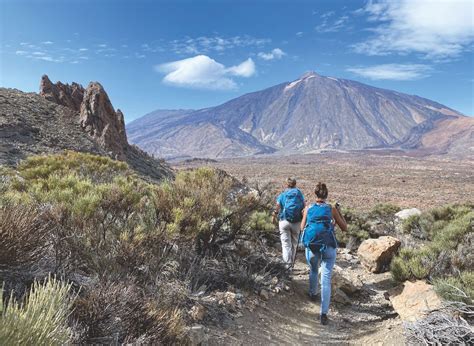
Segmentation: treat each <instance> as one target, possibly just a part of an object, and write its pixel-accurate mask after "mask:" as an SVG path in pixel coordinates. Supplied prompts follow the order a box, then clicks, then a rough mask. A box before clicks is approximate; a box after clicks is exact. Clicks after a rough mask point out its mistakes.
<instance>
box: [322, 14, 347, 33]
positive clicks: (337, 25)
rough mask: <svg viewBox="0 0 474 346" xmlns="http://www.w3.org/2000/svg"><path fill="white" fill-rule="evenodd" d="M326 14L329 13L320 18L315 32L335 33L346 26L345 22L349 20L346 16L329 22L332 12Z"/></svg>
mask: <svg viewBox="0 0 474 346" xmlns="http://www.w3.org/2000/svg"><path fill="white" fill-rule="evenodd" d="M328 13H330V15H326V16H324V15H323V16H321V19H322V22H321V24H319V25H317V26H316V27H315V28H314V29H315V30H316V31H317V32H337V31H339V30H341V29H342V28H344V27H345V26H346V24H347V21H348V20H349V17H348V16H340V17H339V18H336V19H335V20H334V21H330V18H331V16H332V15H334V12H328ZM328 13H327V14H328Z"/></svg>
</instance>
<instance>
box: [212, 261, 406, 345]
mask: <svg viewBox="0 0 474 346" xmlns="http://www.w3.org/2000/svg"><path fill="white" fill-rule="evenodd" d="M347 256H349V255H346V257H347ZM341 257H343V256H338V260H337V263H336V264H337V265H339V266H341V267H342V268H344V270H352V271H354V274H356V275H359V277H360V278H361V279H362V280H363V282H364V288H363V289H362V291H361V292H360V293H359V294H357V296H355V297H351V301H352V304H351V305H343V304H340V303H335V302H333V303H331V308H330V312H329V318H330V322H329V324H328V325H327V326H322V325H321V324H320V323H319V310H320V304H319V302H311V301H309V299H308V296H307V291H308V267H307V265H306V263H305V262H303V253H298V260H297V263H296V266H295V271H294V274H293V275H292V278H293V279H292V281H291V284H290V286H291V289H290V291H289V292H285V293H280V294H274V295H272V296H271V297H270V299H269V300H268V301H267V302H262V303H260V304H259V306H257V307H256V308H255V309H254V310H253V311H250V310H249V309H244V310H243V311H242V316H241V317H238V318H236V319H235V321H234V322H235V323H234V324H233V325H232V326H231V327H230V328H228V329H226V330H225V331H222V330H221V333H219V334H216V335H213V336H212V337H211V339H210V344H211V345H222V344H225V345H304V344H311V345H314V344H366V345H401V344H403V343H404V339H403V332H402V325H401V321H400V319H399V318H398V317H397V316H396V314H395V313H394V312H393V310H392V309H391V307H390V305H389V304H388V302H387V301H386V300H385V298H384V297H383V293H384V292H385V291H386V290H387V289H388V288H390V287H392V286H393V282H392V281H391V279H390V275H389V274H388V273H384V274H370V273H367V272H366V271H365V270H364V269H363V268H362V267H361V266H360V264H359V263H354V262H355V261H357V260H354V259H352V263H350V262H349V261H347V260H345V259H344V258H341Z"/></svg>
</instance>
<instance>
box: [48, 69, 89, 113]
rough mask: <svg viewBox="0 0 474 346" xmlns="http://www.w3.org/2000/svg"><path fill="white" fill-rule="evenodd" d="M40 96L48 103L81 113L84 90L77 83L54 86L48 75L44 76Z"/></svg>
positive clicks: (59, 83)
mask: <svg viewBox="0 0 474 346" xmlns="http://www.w3.org/2000/svg"><path fill="white" fill-rule="evenodd" d="M39 94H40V95H41V96H43V97H44V98H45V99H46V100H48V101H52V102H54V103H57V104H58V105H62V106H66V107H68V108H71V109H74V110H75V111H80V109H81V104H82V100H83V99H84V88H83V87H82V85H80V84H77V83H72V84H71V85H69V84H63V83H61V82H57V83H56V84H53V83H52V82H51V81H50V80H49V78H48V76H47V75H43V77H41V82H40V92H39Z"/></svg>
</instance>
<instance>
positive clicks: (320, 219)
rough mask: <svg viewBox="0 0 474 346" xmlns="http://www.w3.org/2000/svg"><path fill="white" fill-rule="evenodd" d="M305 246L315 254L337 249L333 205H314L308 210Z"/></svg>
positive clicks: (304, 238)
mask: <svg viewBox="0 0 474 346" xmlns="http://www.w3.org/2000/svg"><path fill="white" fill-rule="evenodd" d="M303 244H304V246H305V247H307V248H309V249H310V250H311V252H312V253H314V254H317V253H320V252H321V253H322V252H324V251H325V250H326V248H327V247H333V248H337V242H336V237H335V236H334V225H333V223H332V207H331V205H329V204H326V203H324V204H313V205H311V206H310V207H309V208H308V213H307V215H306V226H305V228H304V234H303Z"/></svg>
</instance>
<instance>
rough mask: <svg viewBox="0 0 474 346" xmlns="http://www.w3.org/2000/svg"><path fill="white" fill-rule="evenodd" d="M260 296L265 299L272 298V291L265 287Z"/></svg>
mask: <svg viewBox="0 0 474 346" xmlns="http://www.w3.org/2000/svg"><path fill="white" fill-rule="evenodd" d="M260 297H262V299H264V300H268V299H269V298H270V292H268V291H267V290H265V289H263V290H260Z"/></svg>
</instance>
